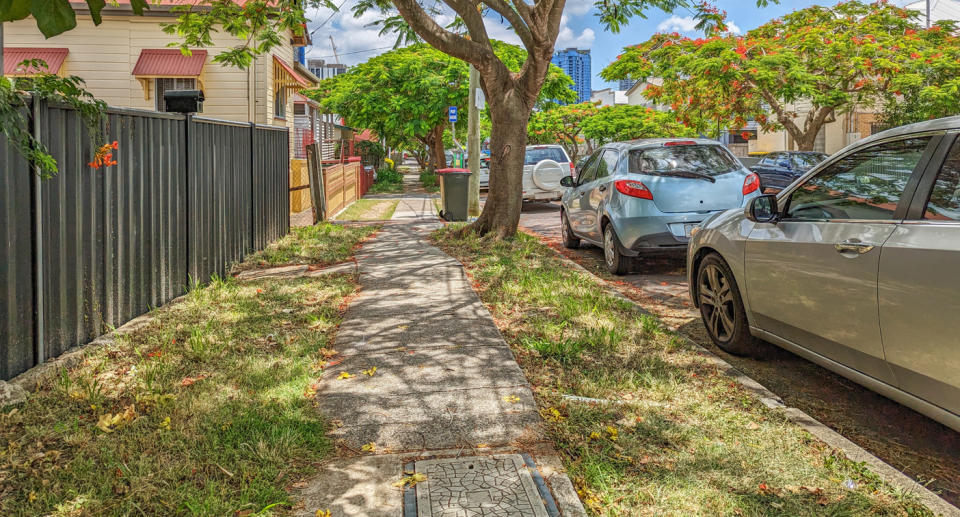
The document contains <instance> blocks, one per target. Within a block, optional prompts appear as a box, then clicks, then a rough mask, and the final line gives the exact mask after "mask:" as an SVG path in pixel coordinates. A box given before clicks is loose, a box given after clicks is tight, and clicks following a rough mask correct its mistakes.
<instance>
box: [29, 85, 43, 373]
mask: <svg viewBox="0 0 960 517" xmlns="http://www.w3.org/2000/svg"><path fill="white" fill-rule="evenodd" d="M41 102H42V101H41V100H40V99H39V98H38V97H37V96H36V95H32V96H31V102H30V104H31V108H32V110H31V111H32V113H31V119H32V120H31V122H32V124H33V128H32V129H33V138H34V139H36V140H37V141H39V140H40V111H41ZM31 172H32V173H33V182H32V183H33V228H32V231H33V290H34V296H33V303H34V318H33V321H34V326H35V328H34V331H33V339H34V347H35V352H34V353H35V354H36V356H37V359H36V364H41V363H43V362H44V361H45V360H46V357H45V353H44V342H45V340H46V336H45V335H44V325H45V323H44V320H43V316H44V299H43V181H42V180H41V179H40V166H39V165H34V166H33V168H32V170H31Z"/></svg>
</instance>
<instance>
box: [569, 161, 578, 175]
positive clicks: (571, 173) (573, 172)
mask: <svg viewBox="0 0 960 517" xmlns="http://www.w3.org/2000/svg"><path fill="white" fill-rule="evenodd" d="M576 172H577V168H576V167H574V166H573V162H570V175H571V176H573V175H574V174H575V173H576Z"/></svg>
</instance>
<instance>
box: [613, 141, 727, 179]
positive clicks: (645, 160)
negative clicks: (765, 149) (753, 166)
mask: <svg viewBox="0 0 960 517" xmlns="http://www.w3.org/2000/svg"><path fill="white" fill-rule="evenodd" d="M628 167H629V168H630V169H629V170H630V172H632V173H634V174H656V175H670V174H671V173H691V172H692V173H698V174H705V175H708V176H719V175H720V174H726V173H728V172H733V171H736V170H740V167H741V165H740V162H738V161H737V159H736V158H734V157H733V156H732V155H731V154H730V153H728V152H727V151H725V150H724V149H723V148H722V147H720V146H719V145H678V146H673V147H656V148H653V149H634V150H632V151H630V159H629V160H628Z"/></svg>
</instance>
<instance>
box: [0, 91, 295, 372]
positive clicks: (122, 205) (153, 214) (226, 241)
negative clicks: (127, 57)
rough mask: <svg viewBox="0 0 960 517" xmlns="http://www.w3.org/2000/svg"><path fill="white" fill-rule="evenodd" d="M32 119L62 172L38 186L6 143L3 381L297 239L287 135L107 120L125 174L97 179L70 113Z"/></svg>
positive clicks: (177, 119) (117, 116)
mask: <svg viewBox="0 0 960 517" xmlns="http://www.w3.org/2000/svg"><path fill="white" fill-rule="evenodd" d="M32 111H33V113H32V115H33V116H32V117H31V119H32V122H33V123H32V125H33V128H34V134H35V135H37V136H38V137H39V139H40V141H41V142H43V143H44V144H45V145H46V146H47V147H48V149H49V150H50V153H51V154H52V155H53V156H54V158H55V159H56V160H57V165H58V168H59V170H60V173H59V174H58V175H57V176H55V177H54V178H52V179H49V180H44V181H40V180H39V179H37V178H36V176H35V174H33V172H32V171H30V170H29V168H28V165H27V163H26V162H24V160H23V159H21V158H20V156H19V154H18V153H16V152H15V151H14V150H13V149H11V148H10V146H9V144H8V143H7V142H5V141H0V166H2V167H3V170H2V171H0V190H2V191H0V238H2V239H3V240H2V243H3V247H2V248H0V249H2V251H0V260H3V263H4V267H2V268H0V331H2V332H3V336H2V340H0V347H2V350H0V379H8V378H10V377H13V376H15V375H17V374H18V373H20V372H23V371H24V370H26V369H28V368H30V367H31V366H33V365H35V364H37V363H38V362H42V361H43V360H46V359H48V358H51V357H55V356H57V355H59V354H61V353H63V352H65V351H66V350H68V349H70V348H72V347H75V346H77V345H81V344H84V343H86V342H89V341H90V340H92V339H93V338H95V337H96V336H98V335H100V334H102V333H103V332H105V331H107V330H108V328H109V327H116V326H120V325H122V324H123V323H125V322H127V321H129V320H130V319H132V318H134V317H136V316H138V315H140V314H143V313H144V312H146V311H148V310H149V309H150V308H151V307H155V306H159V305H162V304H163V303H166V302H168V301H170V300H171V299H172V298H174V297H176V296H178V295H180V294H182V293H183V292H185V289H186V287H187V286H188V284H189V282H190V281H191V280H193V281H207V280H209V278H210V276H211V275H212V274H214V273H216V274H221V275H223V274H225V273H226V271H227V269H228V268H229V266H230V264H231V263H233V262H236V261H239V260H242V258H243V256H244V255H245V254H247V253H249V252H251V251H254V250H259V249H262V248H263V247H265V246H266V245H267V244H268V243H269V242H271V241H272V240H275V239H277V238H278V237H280V236H282V235H284V234H286V232H287V231H288V229H289V218H288V205H289V198H288V196H287V189H288V185H287V184H288V182H289V175H288V167H289V166H288V156H289V155H288V143H287V138H288V136H287V131H286V129H285V128H275V127H266V126H256V125H252V124H241V123H234V122H225V121H214V120H208V119H202V118H199V117H184V116H180V115H174V114H165V113H156V112H149V111H140V110H129V109H110V110H109V112H108V116H107V119H106V121H105V124H106V127H105V134H106V135H107V141H109V142H112V141H114V140H116V141H117V142H118V150H117V151H115V155H114V158H115V159H116V160H117V161H118V162H119V163H118V164H117V165H115V166H112V167H106V168H102V169H92V168H91V167H90V166H89V165H88V163H89V162H90V161H91V160H92V150H91V148H92V147H93V145H92V144H93V141H92V139H91V135H90V134H89V132H88V130H87V128H86V127H85V126H84V124H83V122H82V121H81V120H80V117H79V116H78V114H77V113H76V112H75V111H73V110H72V109H70V108H66V107H62V106H48V105H46V104H45V103H42V102H37V103H36V105H35V106H33V108H32ZM98 143H99V142H98ZM37 264H39V267H37V266H36V265H37Z"/></svg>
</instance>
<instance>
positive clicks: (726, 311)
mask: <svg viewBox="0 0 960 517" xmlns="http://www.w3.org/2000/svg"><path fill="white" fill-rule="evenodd" d="M698 292H699V293H700V304H701V306H702V307H703V309H702V312H703V322H704V324H705V325H706V326H707V330H708V331H710V333H711V334H713V337H715V338H716V339H717V340H718V341H721V342H727V341H730V339H731V338H732V337H733V333H734V331H735V327H736V312H735V303H736V302H735V300H734V298H733V289H731V286H730V281H729V280H728V279H727V277H726V275H725V274H724V272H723V271H722V270H721V269H720V268H719V267H718V266H717V265H716V264H707V265H706V266H705V267H704V268H703V270H702V271H701V272H700V285H699V286H698Z"/></svg>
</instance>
